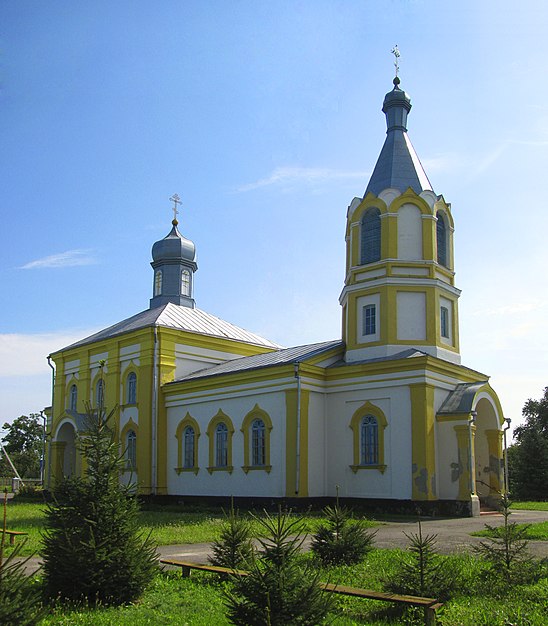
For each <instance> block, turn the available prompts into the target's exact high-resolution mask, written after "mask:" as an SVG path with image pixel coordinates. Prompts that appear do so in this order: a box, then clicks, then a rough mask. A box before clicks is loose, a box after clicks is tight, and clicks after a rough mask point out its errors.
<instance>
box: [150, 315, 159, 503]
mask: <svg viewBox="0 0 548 626" xmlns="http://www.w3.org/2000/svg"><path fill="white" fill-rule="evenodd" d="M151 412H152V415H151V425H150V434H151V441H152V451H151V468H150V482H151V485H150V487H151V492H152V495H153V496H155V495H156V490H157V489H156V488H157V485H156V483H157V467H156V464H157V450H156V431H157V428H158V327H157V326H155V327H154V359H153V362H152V407H151Z"/></svg>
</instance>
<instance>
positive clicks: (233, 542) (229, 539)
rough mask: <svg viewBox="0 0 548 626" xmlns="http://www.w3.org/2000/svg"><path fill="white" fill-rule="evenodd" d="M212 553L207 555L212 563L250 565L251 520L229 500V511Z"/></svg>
mask: <svg viewBox="0 0 548 626" xmlns="http://www.w3.org/2000/svg"><path fill="white" fill-rule="evenodd" d="M211 548H212V552H213V555H212V556H210V557H209V562H210V563H211V564H212V565H219V566H220V567H230V568H232V569H245V568H246V567H251V565H252V563H253V559H254V557H255V550H254V548H253V544H252V542H251V522H250V521H249V519H247V518H245V517H242V516H241V515H240V513H239V511H236V510H234V502H233V501H232V502H231V505H230V511H229V512H228V514H225V520H224V523H223V526H222V528H221V534H220V537H219V539H217V540H216V541H214V542H213V544H212V546H211Z"/></svg>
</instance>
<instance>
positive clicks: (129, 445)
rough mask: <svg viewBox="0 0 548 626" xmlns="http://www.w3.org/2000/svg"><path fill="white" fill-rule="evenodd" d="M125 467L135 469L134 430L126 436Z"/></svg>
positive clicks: (135, 438) (135, 444)
mask: <svg viewBox="0 0 548 626" xmlns="http://www.w3.org/2000/svg"><path fill="white" fill-rule="evenodd" d="M126 467H127V469H130V470H135V469H137V435H136V434H135V431H134V430H130V431H129V432H128V434H127V435H126Z"/></svg>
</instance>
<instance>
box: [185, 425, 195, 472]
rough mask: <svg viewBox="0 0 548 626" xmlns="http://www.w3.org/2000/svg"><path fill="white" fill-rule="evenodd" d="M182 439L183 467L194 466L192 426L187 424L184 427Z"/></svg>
mask: <svg viewBox="0 0 548 626" xmlns="http://www.w3.org/2000/svg"><path fill="white" fill-rule="evenodd" d="M183 441H184V456H183V467H185V468H187V469H189V468H192V467H194V452H195V451H194V442H195V437H194V428H192V426H187V427H186V428H185V432H184V435H183Z"/></svg>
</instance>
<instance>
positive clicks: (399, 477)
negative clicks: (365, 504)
mask: <svg viewBox="0 0 548 626" xmlns="http://www.w3.org/2000/svg"><path fill="white" fill-rule="evenodd" d="M366 402H370V403H371V404H373V405H374V406H375V407H377V408H379V409H380V410H381V411H382V412H383V413H384V415H385V417H386V419H387V422H388V425H387V427H386V428H385V430H384V463H385V465H386V468H385V470H384V472H381V471H380V470H378V469H358V470H357V471H356V472H354V471H353V470H352V468H351V467H350V466H351V465H353V463H354V457H353V453H354V452H353V451H354V447H353V446H354V439H353V437H354V433H353V431H352V429H351V428H350V423H351V419H352V416H353V415H354V413H355V412H356V411H357V410H358V409H359V408H360V407H361V406H363V405H364V404H365V403H366ZM326 422H327V428H326V441H327V442H329V443H328V447H327V454H326V467H327V479H326V483H327V484H326V491H327V494H328V495H331V496H333V495H335V492H336V486H337V485H338V486H339V493H340V495H341V496H346V497H352V498H364V497H368V498H400V499H410V498H411V482H410V476H411V471H410V468H411V463H412V460H411V401H410V395H409V388H408V387H406V386H401V385H400V386H388V385H387V386H385V387H381V386H379V387H373V386H370V385H364V386H363V388H359V389H355V390H351V391H348V390H346V391H345V392H340V393H331V394H329V398H328V402H327V420H326Z"/></svg>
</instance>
